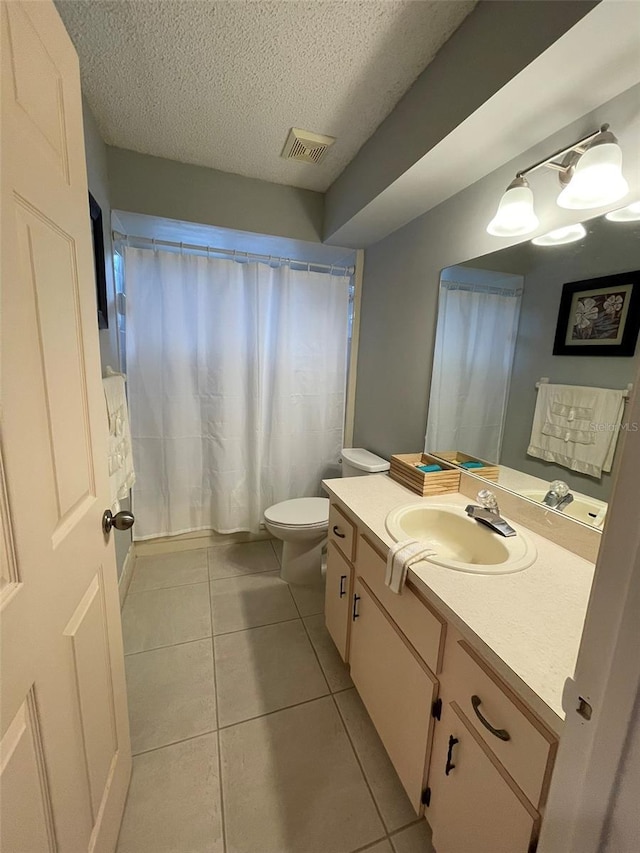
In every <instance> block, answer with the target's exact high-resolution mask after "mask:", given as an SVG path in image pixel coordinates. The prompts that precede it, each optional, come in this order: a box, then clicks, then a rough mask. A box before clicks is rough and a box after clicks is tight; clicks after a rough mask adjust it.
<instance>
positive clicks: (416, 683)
mask: <svg viewBox="0 0 640 853" xmlns="http://www.w3.org/2000/svg"><path fill="white" fill-rule="evenodd" d="M353 616H355V618H353ZM352 619H353V621H352V626H351V646H350V655H349V660H350V663H351V678H352V679H353V682H354V684H355V686H356V688H357V690H358V693H359V694H360V698H361V699H362V701H363V702H364V704H365V707H366V709H367V711H368V712H369V716H370V717H371V719H372V721H373V724H374V726H375V727H376V730H377V732H378V734H379V735H380V739H381V740H382V743H383V744H384V747H385V749H386V750H387V753H388V754H389V758H390V759H391V762H392V764H393V766H394V767H395V769H396V772H397V774H398V776H399V777H400V781H401V782H402V784H403V786H404V788H405V790H406V792H407V794H408V795H409V799H410V800H411V803H412V805H413V807H414V809H415V810H416V813H417V814H420V813H421V811H422V792H423V789H424V775H425V766H426V762H427V758H428V752H429V748H430V746H431V729H432V727H431V724H432V722H433V720H432V717H431V706H432V704H433V701H434V699H435V696H436V692H437V688H438V682H437V680H436V678H435V676H433V675H432V674H431V673H430V672H429V670H428V669H427V667H426V666H425V664H424V663H423V662H422V661H421V660H420V659H419V658H418V656H417V655H416V654H415V652H414V651H413V649H411V648H410V647H409V645H408V643H407V641H406V640H405V639H404V637H402V635H401V634H400V633H399V632H398V630H397V628H396V627H395V625H394V624H393V623H392V622H391V620H390V619H389V617H388V616H387V615H386V613H385V612H384V610H383V609H382V608H381V606H380V605H379V603H378V601H377V599H376V598H375V596H374V595H373V593H372V592H371V591H370V589H369V587H368V586H367V585H366V584H365V583H364V581H363V580H362V579H361V578H356V581H355V583H354V596H353V603H352ZM458 853H459V851H458Z"/></svg>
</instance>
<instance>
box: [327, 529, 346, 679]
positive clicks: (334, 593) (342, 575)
mask: <svg viewBox="0 0 640 853" xmlns="http://www.w3.org/2000/svg"><path fill="white" fill-rule="evenodd" d="M352 586H353V569H352V568H351V566H350V565H349V563H348V562H347V561H346V560H345V558H344V557H343V556H342V554H341V553H340V551H339V550H338V548H337V546H336V545H335V544H334V543H333V542H331V541H330V542H329V545H328V546H327V577H326V591H325V600H324V618H325V622H326V625H327V630H328V631H329V633H330V634H331V637H332V639H333V642H334V643H335V644H336V648H337V649H338V651H339V652H340V657H341V658H342V660H343V661H344V662H345V663H346V662H347V661H348V660H349V627H350V622H351V592H352Z"/></svg>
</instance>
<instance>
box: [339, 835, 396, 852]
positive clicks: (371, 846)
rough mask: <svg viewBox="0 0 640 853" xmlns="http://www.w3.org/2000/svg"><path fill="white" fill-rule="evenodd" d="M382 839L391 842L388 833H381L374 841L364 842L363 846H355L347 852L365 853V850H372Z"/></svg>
mask: <svg viewBox="0 0 640 853" xmlns="http://www.w3.org/2000/svg"><path fill="white" fill-rule="evenodd" d="M382 841H389V843H391V841H390V838H389V836H388V835H383V836H381V837H380V838H378V839H376V841H372V842H370V843H369V844H365V846H364V847H357V848H356V849H355V850H350V851H349V853H367V850H373V848H374V847H376V846H377V845H378V844H380V843H381V842H382Z"/></svg>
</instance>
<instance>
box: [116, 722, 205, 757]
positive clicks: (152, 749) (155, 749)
mask: <svg viewBox="0 0 640 853" xmlns="http://www.w3.org/2000/svg"><path fill="white" fill-rule="evenodd" d="M217 733H218V729H208V730H207V731H206V732H198V734H197V735H189V737H183V738H180V739H179V740H172V741H171V743H163V744H160V745H159V746H152V747H150V748H149V749H142V750H140V752H132V753H131V755H132V757H133V758H139V757H140V756H141V755H149V753H150V752H158V751H159V750H161V749H168V748H169V747H170V746H177V745H178V744H179V743H187V741H190V740H197V739H198V738H199V737H205V736H206V735H216V734H217Z"/></svg>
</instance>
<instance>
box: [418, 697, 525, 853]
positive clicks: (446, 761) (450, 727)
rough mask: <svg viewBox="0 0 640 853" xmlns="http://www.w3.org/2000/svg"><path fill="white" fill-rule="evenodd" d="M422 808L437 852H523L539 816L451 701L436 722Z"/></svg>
mask: <svg viewBox="0 0 640 853" xmlns="http://www.w3.org/2000/svg"><path fill="white" fill-rule="evenodd" d="M429 787H430V789H431V800H430V803H429V807H428V809H427V810H426V816H427V820H428V821H429V824H430V825H431V828H432V830H433V845H434V847H435V848H436V850H437V851H438V853H461V851H463V850H473V851H474V853H528V851H529V850H530V849H531V848H530V845H531V842H532V840H533V839H534V838H535V837H536V836H537V832H538V823H539V816H538V813H537V812H536V811H535V809H534V808H533V806H532V805H531V804H530V803H529V802H528V800H527V799H526V797H525V796H524V794H523V793H522V792H521V791H520V790H519V789H518V788H517V786H516V784H515V783H514V782H513V780H512V779H511V778H510V777H509V775H508V774H507V772H506V770H504V768H502V766H501V765H500V763H499V762H498V760H497V759H496V758H495V757H494V756H493V755H492V754H491V752H490V751H489V749H488V748H487V746H486V744H485V743H484V741H483V740H482V738H481V737H480V736H479V735H478V734H477V732H476V731H475V730H474V728H473V726H472V725H471V723H470V722H469V721H468V720H467V719H466V717H465V715H464V714H463V713H462V711H461V710H460V708H459V706H458V705H457V704H456V703H455V702H451V703H450V704H448V705H445V707H444V708H443V709H442V718H441V720H440V721H439V722H438V723H436V731H435V735H434V741H433V753H432V756H431V766H430V770H429Z"/></svg>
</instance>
